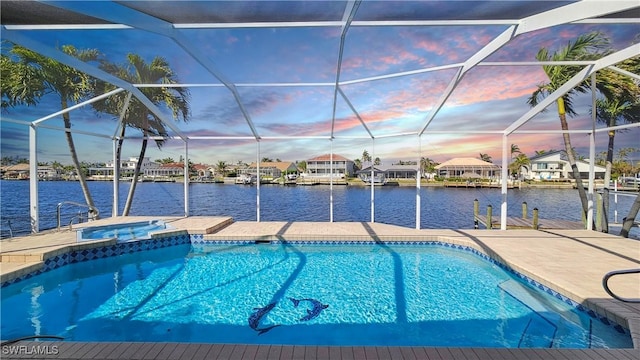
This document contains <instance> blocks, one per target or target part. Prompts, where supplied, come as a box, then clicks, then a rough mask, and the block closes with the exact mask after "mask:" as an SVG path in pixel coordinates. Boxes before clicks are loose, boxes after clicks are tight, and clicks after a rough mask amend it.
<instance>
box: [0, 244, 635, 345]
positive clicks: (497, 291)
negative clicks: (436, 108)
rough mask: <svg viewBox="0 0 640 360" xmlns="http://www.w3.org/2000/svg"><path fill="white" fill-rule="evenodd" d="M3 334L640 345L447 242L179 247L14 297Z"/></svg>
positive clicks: (80, 271)
mask: <svg viewBox="0 0 640 360" xmlns="http://www.w3.org/2000/svg"><path fill="white" fill-rule="evenodd" d="M2 334H3V337H4V338H14V337H20V336H26V335H33V334H46V335H59V336H63V337H64V338H65V339H67V340H79V341H155V342H165V341H177V342H206V343H214V342H215V343H243V344H290V345H293V344H299V345H400V346H402V345H416V346H479V347H571V348H587V347H613V348H616V347H632V343H631V338H630V336H629V334H628V331H627V332H624V330H622V329H620V328H618V330H616V329H615V328H614V327H613V326H609V325H606V324H604V323H602V322H601V321H600V320H598V319H595V318H592V317H590V316H589V315H587V313H585V312H583V311H579V310H577V309H575V308H574V307H573V306H570V305H569V304H567V303H565V302H563V301H561V300H559V299H557V298H555V297H553V296H551V295H549V294H546V293H541V292H534V291H532V288H531V287H529V286H528V285H526V284H525V283H523V282H521V281H520V280H519V279H518V278H517V277H516V276H514V275H513V274H512V273H510V272H508V271H505V270H504V269H503V268H501V267H500V266H498V265H496V264H495V263H492V262H490V261H488V260H486V259H484V258H482V257H480V256H478V255H476V254H474V253H472V252H470V251H463V250H457V249H452V248H448V247H444V246H439V245H424V246H423V245H390V244H366V245H350V246H341V245H314V244H298V243H295V244H293V243H276V244H262V245H254V244H251V245H248V244H244V245H240V244H219V245H206V246H205V245H177V246H171V247H167V248H163V249H159V250H152V251H145V252H136V253H130V254H125V255H121V256H118V257H108V258H103V259H99V260H93V261H87V262H82V263H76V264H71V265H67V266H63V267H60V268H58V269H55V270H52V271H49V272H46V273H43V274H41V275H38V276H35V277H31V278H29V279H25V280H23V281H20V282H17V283H15V284H13V285H9V286H7V287H5V288H3V291H2Z"/></svg>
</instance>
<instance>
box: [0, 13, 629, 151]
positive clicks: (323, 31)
mask: <svg viewBox="0 0 640 360" xmlns="http://www.w3.org/2000/svg"><path fill="white" fill-rule="evenodd" d="M325 4H333V5H331V6H326V11H327V12H337V13H339V14H341V13H342V11H343V10H342V8H340V6H339V5H340V3H325ZM387 5H388V3H387ZM342 6H344V5H342ZM375 6H376V3H375V2H363V4H362V5H361V6H360V8H359V9H358V14H359V15H361V16H362V17H366V16H367V14H368V12H372V11H374V10H376V9H374V7H375ZM378 6H380V5H378ZM376 11H381V10H380V9H377V10H376ZM443 11H444V10H443ZM355 20H357V19H355ZM506 28H507V26H506V25H494V26H470V25H467V26H429V27H418V26H383V27H368V26H352V27H351V28H350V29H349V31H348V33H347V36H346V41H345V45H344V54H343V57H342V64H341V74H340V82H341V83H342V84H343V85H341V89H342V91H344V94H345V95H346V97H347V98H348V99H349V101H350V102H351V104H352V105H353V107H354V108H355V109H356V110H357V111H358V114H360V116H361V117H362V120H363V121H364V123H365V124H366V125H367V127H368V128H369V129H370V130H371V132H372V133H373V135H374V136H376V137H381V138H377V139H376V140H375V142H374V143H373V144H374V146H373V147H372V141H371V139H368V138H367V137H368V134H367V132H366V130H365V128H364V127H363V126H362V124H361V123H360V121H359V120H358V119H357V117H356V116H354V113H353V111H352V110H351V108H350V106H349V105H348V104H347V103H346V102H345V101H344V100H343V99H342V97H341V96H340V94H338V101H337V103H336V109H335V127H334V135H335V140H334V141H333V142H330V141H328V140H325V139H309V137H313V136H324V137H328V136H329V135H330V134H331V119H332V117H333V99H334V86H333V84H335V82H336V67H337V64H338V53H339V45H340V28H339V27H329V26H322V27H296V28H221V29H184V30H181V33H182V34H183V35H184V37H185V38H186V39H188V40H189V41H190V42H191V43H192V44H197V45H196V46H197V47H198V49H199V50H200V51H202V52H203V53H205V54H206V56H207V57H208V58H209V59H210V61H211V62H212V63H213V64H215V66H216V68H217V69H218V71H219V73H221V74H223V75H224V76H225V77H226V79H228V80H229V81H230V82H233V83H236V84H237V89H238V94H239V96H240V99H241V101H242V102H243V104H244V105H245V108H246V110H247V112H248V114H249V116H250V117H251V120H252V121H253V123H254V124H255V127H256V130H257V132H258V134H259V135H260V136H264V137H287V136H294V137H299V138H298V139H275V140H269V139H267V140H262V141H261V142H260V152H261V155H260V156H261V157H269V158H272V159H276V158H279V159H282V160H286V161H296V160H305V159H308V158H310V157H314V156H317V155H321V154H325V153H329V152H330V151H331V150H333V151H334V153H337V154H340V155H343V156H345V157H347V158H350V159H356V158H360V157H361V156H362V152H363V150H365V149H366V150H367V151H368V152H369V153H370V154H371V153H372V154H374V156H375V157H380V158H381V160H382V161H383V164H391V163H392V162H395V161H397V160H415V159H417V158H418V157H420V156H422V157H429V158H432V159H435V160H436V161H439V162H442V161H446V160H448V159H450V158H452V157H478V156H479V153H488V154H489V155H491V156H492V158H493V161H494V162H496V163H499V162H500V161H501V157H502V152H501V151H502V150H501V142H502V136H501V135H500V134H497V133H493V134H491V133H476V134H469V133H455V131H458V130H460V131H470V130H473V131H500V130H504V129H505V128H507V127H508V126H509V125H510V124H511V123H512V122H514V121H515V120H517V119H518V118H520V117H521V116H522V115H523V114H524V113H526V112H527V111H528V110H529V109H530V108H529V106H528V104H527V98H528V97H529V95H530V94H531V93H532V92H533V91H534V90H535V89H536V84H539V83H543V82H546V80H547V79H546V76H545V74H544V72H543V71H542V68H541V66H538V65H536V66H477V67H476V68H474V69H472V70H471V71H470V72H469V73H467V74H466V75H465V77H464V78H463V80H462V82H461V83H460V84H459V86H458V87H457V88H456V90H455V91H454V92H453V94H452V95H451V97H450V98H449V99H448V101H447V103H446V104H445V106H444V107H443V108H442V109H441V110H440V112H439V113H438V114H437V116H436V117H435V118H434V119H433V121H432V122H431V123H430V125H429V126H428V128H427V130H426V131H425V133H424V135H423V136H422V137H421V139H420V141H418V137H417V136H415V135H408V136H392V137H385V136H388V135H390V134H391V135H399V134H403V133H409V132H413V133H415V132H417V131H420V130H421V129H422V127H423V126H424V125H425V123H426V120H427V118H428V115H429V112H430V111H431V110H432V108H433V106H434V104H436V103H437V101H438V99H439V97H440V96H441V94H442V92H443V91H444V89H445V88H446V87H447V85H448V84H449V82H450V81H451V79H452V77H453V76H454V74H455V71H456V69H443V70H437V71H429V72H423V73H420V74H414V75H408V76H401V77H393V78H389V79H382V80H375V81H365V82H357V81H355V80H359V79H366V78H369V77H375V76H382V75H387V74H395V73H401V72H408V71H415V70H420V69H427V68H432V67H437V66H445V65H451V64H457V63H462V62H464V61H466V60H467V59H469V58H470V57H471V56H472V55H473V54H474V53H475V52H477V51H478V50H480V49H481V48H482V47H483V46H485V45H486V44H488V43H489V42H490V41H491V40H492V39H494V38H495V37H496V36H498V35H499V34H501V33H502V32H503V31H504V30H505V29H506ZM591 31H601V32H603V33H604V34H605V35H606V37H608V38H609V40H610V41H611V47H612V49H614V50H620V49H623V48H626V47H628V46H630V45H632V44H633V43H634V42H635V43H636V45H638V44H637V43H638V41H640V37H639V34H640V24H638V23H628V24H606V25H603V24H572V25H563V26H556V27H553V28H547V29H543V30H538V31H534V32H531V33H526V34H523V35H520V36H518V37H517V38H515V39H514V40H512V41H511V42H510V43H508V44H507V45H506V46H504V47H502V48H501V49H499V50H498V51H497V52H495V53H494V54H492V55H491V56H490V57H489V58H487V59H486V60H485V62H506V61H535V55H536V53H537V52H538V50H539V49H540V48H541V47H546V48H548V49H551V50H552V51H555V50H556V49H558V48H559V47H562V46H564V45H566V44H567V43H568V42H569V41H573V40H574V39H575V38H576V37H578V36H579V35H581V34H586V33H588V32H591ZM24 36H28V37H29V38H31V39H35V40H37V41H39V42H41V43H43V44H47V45H48V46H61V45H65V44H71V45H74V46H75V47H77V48H80V49H87V48H93V49H97V50H99V51H100V52H101V53H102V54H103V55H104V56H105V58H107V59H108V60H110V61H112V62H117V63H123V62H124V61H125V57H126V55H127V53H130V52H132V53H136V54H139V55H141V56H142V57H143V58H144V59H145V60H146V61H147V62H150V61H151V59H152V58H153V57H154V56H162V57H164V58H166V59H167V61H168V62H169V63H170V65H171V67H172V68H173V69H174V70H175V72H176V74H177V77H178V79H179V80H180V82H182V83H184V84H200V85H204V84H207V85H211V86H197V87H196V86H193V87H190V92H191V101H190V104H191V118H190V120H189V122H188V123H182V124H178V127H179V128H180V130H181V131H182V132H183V133H184V134H185V135H187V136H189V137H194V136H200V137H206V136H220V137H229V138H230V139H225V140H222V139H215V140H212V139H207V140H192V141H190V143H189V158H190V159H191V160H192V161H193V162H195V163H208V164H215V163H217V162H218V161H226V162H228V163H236V162H237V161H239V160H242V161H245V162H251V161H255V160H256V156H257V155H256V149H257V145H256V141H255V140H247V139H231V138H233V137H238V136H251V135H252V133H251V130H250V128H249V126H248V125H247V121H246V120H245V118H244V117H243V116H242V113H241V111H240V109H239V107H238V105H237V103H236V101H235V100H234V97H233V95H232V94H231V92H230V91H229V90H227V89H226V88H225V87H223V86H221V84H220V81H218V80H217V79H216V78H215V77H214V76H213V75H211V74H210V73H209V72H207V71H206V70H205V69H204V68H203V67H202V66H201V65H200V64H199V63H198V62H196V61H195V60H194V59H193V58H191V57H190V56H189V55H188V54H187V53H186V52H185V51H184V50H183V49H182V48H181V47H180V46H179V45H178V44H176V43H175V42H171V41H169V40H167V39H166V38H163V37H162V36H160V35H157V34H152V33H149V32H146V31H142V30H137V29H125V30H47V31H43V30H30V31H25V32H24ZM639 48H640V46H639ZM4 50H5V48H4V45H3V51H4ZM352 80H354V83H349V82H350V81H352ZM264 83H291V84H298V85H296V86H293V85H292V86H255V84H264ZM252 84H253V85H252ZM303 85H304V86H303ZM574 103H575V110H576V112H577V113H578V116H576V117H574V118H570V119H569V120H570V121H569V124H570V128H571V129H590V128H591V115H590V103H591V94H585V95H580V96H578V97H576V98H575V100H574ZM58 110H60V105H59V100H58V99H57V98H56V97H55V96H53V95H51V96H47V97H45V98H43V99H42V101H41V102H40V104H39V105H38V106H36V107H30V108H26V107H20V108H13V109H10V110H9V111H7V112H3V113H2V115H1V116H2V118H3V119H10V120H22V121H33V120H35V119H38V118H41V117H43V116H46V115H48V114H50V113H53V112H55V111H58ZM71 120H72V123H73V125H74V127H73V128H74V129H79V130H85V131H91V132H95V133H101V134H106V135H113V134H114V131H115V124H116V119H114V118H113V117H112V116H110V115H107V114H97V113H95V112H94V111H93V110H92V109H91V107H90V106H87V107H85V108H82V109H79V110H75V111H73V112H71ZM44 124H47V125H51V126H56V127H62V126H63V124H62V118H61V117H57V118H53V119H51V120H47V121H45V122H44ZM597 126H598V127H602V126H603V125H601V124H598V125H597ZM521 129H522V130H538V129H545V130H559V129H560V124H559V121H558V118H557V113H556V111H555V108H549V109H548V111H546V112H544V113H542V114H539V115H537V116H536V117H535V118H534V119H532V120H531V121H530V122H528V123H527V124H525V125H524V126H523V127H522V128H521ZM1 131H2V133H1V136H2V142H1V151H2V156H3V157H4V156H18V157H28V128H27V127H26V126H22V125H18V124H15V123H12V122H6V121H3V122H2V123H1ZM445 132H451V133H449V134H446V133H445ZM39 134H40V138H39V145H38V150H39V160H40V161H43V162H45V161H48V162H51V161H58V162H61V163H65V164H70V163H71V161H70V158H69V155H68V148H67V145H66V142H65V139H64V136H62V133H61V132H60V131H56V130H48V129H41V130H40V132H39ZM129 134H132V135H138V134H136V133H135V132H134V130H129ZM170 135H175V134H170ZM303 137H307V138H303ZM74 138H75V140H76V145H77V148H78V149H79V154H80V160H83V161H90V162H93V161H98V162H107V161H109V160H111V159H112V152H111V151H112V141H111V140H109V139H106V138H97V137H92V136H86V135H82V134H74ZM638 139H640V128H634V129H632V130H629V131H625V132H620V133H618V135H617V137H616V149H618V148H622V147H636V148H639V147H640V141H638ZM572 141H573V144H574V146H575V147H576V149H577V151H578V153H579V154H581V155H585V156H588V144H589V138H588V136H587V135H586V134H574V135H572ZM596 141H597V143H596V146H597V148H596V152H602V151H606V141H607V136H606V133H605V132H600V133H598V136H597V138H596ZM509 142H510V143H513V144H517V145H518V146H519V148H520V149H521V150H522V152H524V153H525V154H527V155H529V156H533V155H534V152H535V151H536V150H550V149H556V150H557V149H562V148H563V142H562V137H561V135H560V134H513V135H511V136H510V137H509ZM139 145H140V141H139V140H136V139H132V140H129V141H127V142H125V149H124V152H123V156H124V157H133V156H137V154H138V151H139ZM419 145H420V146H419ZM147 154H148V156H149V157H150V158H151V159H161V158H167V157H171V158H174V159H175V160H178V159H179V158H180V156H182V155H183V154H184V143H183V142H182V141H181V140H169V141H167V142H166V143H165V144H164V146H163V147H162V149H161V150H159V149H157V148H156V147H155V146H154V145H153V144H150V146H149V148H148V151H147ZM634 157H636V158H640V153H638V154H636V155H635V156H634Z"/></svg>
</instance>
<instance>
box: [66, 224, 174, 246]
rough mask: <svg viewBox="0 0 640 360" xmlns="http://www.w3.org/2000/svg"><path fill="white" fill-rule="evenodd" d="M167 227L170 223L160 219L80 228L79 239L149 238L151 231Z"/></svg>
mask: <svg viewBox="0 0 640 360" xmlns="http://www.w3.org/2000/svg"><path fill="white" fill-rule="evenodd" d="M167 228H169V225H167V224H165V223H164V221H159V220H152V221H140V222H135V223H126V224H113V225H103V226H93V227H87V228H83V229H80V230H78V241H86V240H97V239H110V238H117V239H118V241H121V242H122V241H131V240H141V239H149V237H150V236H149V233H150V232H152V231H158V230H164V229H167Z"/></svg>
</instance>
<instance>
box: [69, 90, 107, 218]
mask: <svg viewBox="0 0 640 360" xmlns="http://www.w3.org/2000/svg"><path fill="white" fill-rule="evenodd" d="M61 103H62V108H63V109H66V108H67V107H68V104H67V101H66V100H65V99H62V102H61ZM62 119H63V120H64V127H65V129H69V130H70V129H71V119H70V118H69V113H68V112H66V113H64V114H62ZM64 134H65V137H66V138H67V145H69V154H70V155H71V161H72V162H73V167H74V168H75V169H76V174H78V180H79V181H80V187H81V188H82V194H83V195H84V200H85V201H86V203H87V206H89V207H90V208H89V216H90V217H93V216H95V217H96V219H97V218H98V214H97V213H94V211H93V209H95V208H96V206H95V204H94V203H93V198H92V197H91V192H90V191H89V186H88V185H87V179H86V177H85V176H84V172H83V171H82V168H81V167H80V161H78V153H77V152H76V146H75V144H74V142H73V135H71V132H70V131H65V132H64Z"/></svg>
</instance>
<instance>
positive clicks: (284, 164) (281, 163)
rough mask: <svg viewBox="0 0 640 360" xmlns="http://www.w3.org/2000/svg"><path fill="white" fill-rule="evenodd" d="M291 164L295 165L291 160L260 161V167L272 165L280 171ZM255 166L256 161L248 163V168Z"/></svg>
mask: <svg viewBox="0 0 640 360" xmlns="http://www.w3.org/2000/svg"><path fill="white" fill-rule="evenodd" d="M291 166H293V167H296V164H294V163H293V162H291V161H279V162H276V161H265V162H260V168H263V169H265V168H270V167H272V168H273V167H274V168H276V169H278V170H280V171H285V170H287V169H289V168H290V167H291ZM255 167H256V163H255V162H253V163H251V164H250V165H249V168H255Z"/></svg>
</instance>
